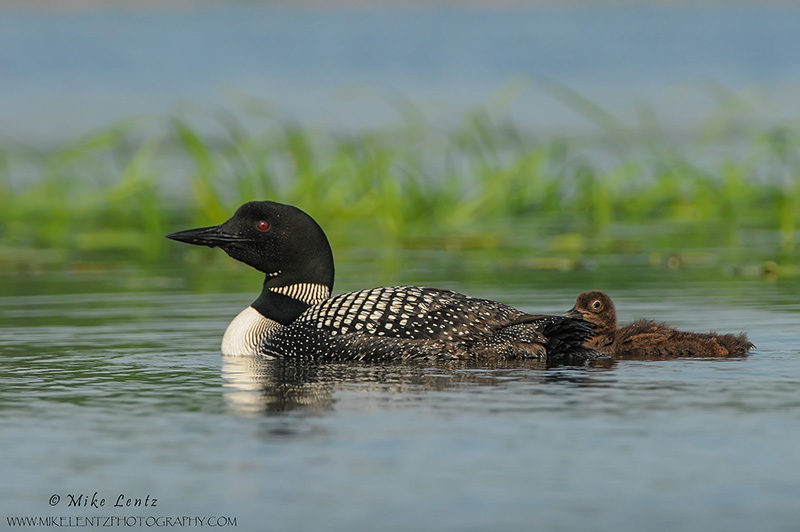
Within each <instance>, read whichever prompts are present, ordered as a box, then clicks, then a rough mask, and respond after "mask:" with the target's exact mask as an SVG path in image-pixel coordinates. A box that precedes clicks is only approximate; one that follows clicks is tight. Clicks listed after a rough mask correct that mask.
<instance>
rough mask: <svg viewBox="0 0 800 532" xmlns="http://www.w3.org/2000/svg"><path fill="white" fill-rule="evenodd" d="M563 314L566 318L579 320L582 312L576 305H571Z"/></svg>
mask: <svg viewBox="0 0 800 532" xmlns="http://www.w3.org/2000/svg"><path fill="white" fill-rule="evenodd" d="M564 316H566V317H568V318H577V319H579V320H580V319H583V313H582V312H581V311H579V310H578V309H577V308H576V307H572V308H571V309H569V310H568V311H566V312H565V313H564Z"/></svg>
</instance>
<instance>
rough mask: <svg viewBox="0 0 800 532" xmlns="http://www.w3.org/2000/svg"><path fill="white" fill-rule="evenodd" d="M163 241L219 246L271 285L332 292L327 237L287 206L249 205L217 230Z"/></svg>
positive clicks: (176, 235)
mask: <svg viewBox="0 0 800 532" xmlns="http://www.w3.org/2000/svg"><path fill="white" fill-rule="evenodd" d="M167 238H170V239H172V240H177V241H179V242H186V243H187V244H196V245H200V246H209V247H212V248H213V247H218V248H220V249H222V250H223V251H225V253H227V254H228V255H230V256H231V257H232V258H234V259H236V260H238V261H241V262H244V263H245V264H247V265H249V266H252V267H253V268H255V269H256V270H258V271H260V272H263V273H264V274H266V276H267V282H268V283H269V284H270V285H271V286H287V285H292V284H296V283H314V284H321V285H325V286H327V287H328V288H329V289H330V288H332V287H333V277H334V268H333V253H332V251H331V246H330V244H329V243H328V239H327V237H326V236H325V233H324V232H323V231H322V228H321V227H320V226H319V224H317V222H315V221H314V219H313V218H311V217H310V216H309V215H308V214H306V213H305V212H303V211H301V210H300V209H298V208H297V207H292V206H291V205H284V204H282V203H275V202H273V201H251V202H249V203H245V204H244V205H242V206H241V207H239V209H238V210H237V211H236V214H234V215H233V217H232V218H231V219H230V220H228V221H227V222H225V223H223V224H221V225H215V226H213V227H201V228H199V229H188V230H186V231H178V232H177V233H172V234H169V235H167Z"/></svg>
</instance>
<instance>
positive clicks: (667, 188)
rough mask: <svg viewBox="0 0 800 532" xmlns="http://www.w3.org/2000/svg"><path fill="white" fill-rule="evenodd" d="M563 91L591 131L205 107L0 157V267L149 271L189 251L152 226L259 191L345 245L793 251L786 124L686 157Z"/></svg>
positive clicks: (792, 137)
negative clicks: (96, 265)
mask: <svg viewBox="0 0 800 532" xmlns="http://www.w3.org/2000/svg"><path fill="white" fill-rule="evenodd" d="M554 90H555V89H554ZM560 94H561V98H562V100H564V101H566V102H568V103H570V104H571V105H573V106H574V107H575V108H577V109H580V110H583V111H585V113H586V114H587V115H589V116H590V117H591V118H592V119H593V120H595V121H596V122H597V123H598V124H599V125H600V130H601V132H600V133H598V134H594V135H583V136H581V137H578V136H576V137H574V138H538V137H536V136H534V135H533V134H531V132H528V131H524V130H521V129H519V128H518V127H516V126H515V125H514V124H513V123H512V122H510V121H508V120H500V119H498V118H496V117H495V116H493V115H492V114H491V113H489V112H487V111H486V110H476V111H474V112H472V113H469V114H468V115H467V116H465V117H464V120H463V122H462V124H461V125H460V126H458V127H456V128H453V129H450V130H447V131H442V130H440V129H437V128H435V127H433V126H430V125H427V124H425V122H424V121H423V120H421V119H419V117H416V116H411V115H409V117H408V119H407V120H406V121H405V122H401V123H399V124H397V125H394V126H387V127H385V128H383V129H380V130H367V131H361V132H358V133H349V134H346V133H341V132H338V133H330V132H320V131H316V130H314V129H311V128H308V127H304V126H301V125H299V124H296V123H293V122H292V121H291V120H287V119H281V118H279V117H276V116H274V114H272V113H270V112H266V111H263V109H262V110H261V111H262V112H260V114H259V112H255V113H250V114H248V121H247V124H245V123H244V121H243V120H242V119H241V118H238V117H237V116H236V115H235V114H234V113H231V112H229V111H215V112H213V113H207V114H205V115H203V116H199V117H198V116H191V115H190V116H182V117H179V118H172V119H169V120H165V121H163V122H144V121H138V122H137V121H134V122H126V123H123V124H118V125H115V126H113V127H110V128H107V129H105V130H103V131H100V132H98V133H97V134H95V135H91V136H88V137H86V138H81V139H77V140H75V141H72V142H68V143H65V144H64V145H63V146H60V147H57V148H55V149H50V150H41V149H38V150H34V149H30V148H26V147H9V146H6V147H2V148H0V222H1V223H2V232H0V264H7V265H10V266H11V267H16V266H19V264H20V263H25V264H27V265H31V264H34V265H36V264H39V265H42V264H44V267H46V266H47V263H51V264H50V265H58V264H63V263H68V262H72V263H74V262H75V261H83V260H101V261H115V260H125V261H135V262H137V263H145V264H146V263H158V262H161V261H164V260H166V259H168V258H169V257H170V256H174V255H175V254H178V253H183V252H184V251H176V249H177V248H176V247H175V246H169V245H167V244H168V243H167V242H166V241H165V240H164V238H163V235H164V234H165V233H167V232H169V231H171V230H174V229H178V228H181V227H188V226H192V225H195V224H198V225H201V224H212V223H219V222H221V221H223V220H224V219H226V218H227V217H228V216H230V214H231V213H232V212H233V210H234V209H235V208H236V206H238V205H239V204H240V203H242V202H245V201H249V200H251V199H267V198H268V199H274V200H277V201H283V202H289V203H293V204H296V205H298V206H300V207H301V208H303V209H304V210H306V211H308V212H309V213H311V214H312V215H313V216H314V217H315V218H317V219H318V220H319V221H320V222H321V223H322V224H323V225H324V226H325V227H326V229H327V231H328V233H329V235H330V238H331V240H332V241H333V243H334V245H335V246H338V247H340V248H342V249H348V248H352V247H357V246H365V247H370V248H373V249H376V250H377V252H381V250H390V249H395V248H401V247H411V248H414V247H418V248H431V249H438V248H441V247H442V246H445V247H448V248H454V247H455V248H463V247H467V248H477V249H495V248H508V247H518V248H521V249H522V250H523V251H524V253H525V254H528V255H531V256H548V255H553V254H559V253H560V254H563V253H567V254H571V255H573V256H575V255H581V254H584V255H585V254H589V255H591V254H594V253H614V252H628V251H641V252H654V253H670V252H673V251H675V250H681V249H685V248H702V247H720V246H722V247H732V248H735V249H739V250H740V254H741V255H742V256H746V255H747V253H748V252H747V246H748V241H747V238H749V237H748V235H749V234H750V232H752V231H763V232H766V233H759V234H775V235H777V244H776V248H775V249H776V251H775V253H776V257H778V256H779V257H782V258H783V259H782V260H790V259H792V258H795V257H796V253H797V250H796V249H795V248H796V246H797V243H798V237H797V232H798V226H799V225H800V155H798V154H800V138H799V137H798V134H797V132H796V131H794V130H792V129H790V128H776V129H773V130H769V131H740V130H736V131H735V134H734V135H732V136H731V135H728V136H723V135H722V134H718V135H716V136H712V137H711V138H705V139H702V138H701V137H700V138H701V140H700V142H701V145H699V146H698V145H697V144H694V145H688V146H687V145H684V144H681V143H680V142H675V141H674V139H670V138H669V136H668V135H666V134H662V133H660V132H658V131H657V130H656V131H650V132H649V133H648V134H646V135H642V134H637V132H636V131H634V130H632V129H627V128H626V127H625V126H624V125H622V124H620V123H618V122H617V121H616V120H614V118H613V117H611V116H609V115H608V114H607V113H605V112H604V111H603V110H601V109H599V108H597V107H596V106H594V105H593V104H591V102H588V101H587V100H585V99H583V98H581V97H580V96H579V95H576V94H574V93H571V92H568V91H566V92H565V91H562V92H561V93H560ZM254 117H255V118H254ZM254 123H255V125H253V124H254ZM656 129H657V128H656ZM717 129H721V130H724V127H722V128H720V127H719V126H718V127H717ZM706 152H713V153H714V156H713V157H711V158H709V160H702V159H703V158H704V157H703V154H705V153H706Z"/></svg>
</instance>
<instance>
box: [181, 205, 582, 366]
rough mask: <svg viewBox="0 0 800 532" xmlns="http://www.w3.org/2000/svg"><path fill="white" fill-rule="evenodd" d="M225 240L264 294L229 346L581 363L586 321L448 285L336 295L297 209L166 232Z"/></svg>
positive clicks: (227, 338)
mask: <svg viewBox="0 0 800 532" xmlns="http://www.w3.org/2000/svg"><path fill="white" fill-rule="evenodd" d="M167 238H170V239H172V240H177V241H180V242H186V243H189V244H196V245H203V246H209V247H219V248H221V249H222V250H223V251H225V252H226V253H227V254H228V255H229V256H231V257H232V258H234V259H236V260H239V261H241V262H244V263H245V264H248V265H249V266H252V267H253V268H255V269H257V270H259V271H261V272H262V273H264V274H265V276H266V278H265V280H264V286H263V288H262V291H261V294H260V295H259V296H258V298H257V299H256V300H255V301H254V302H253V303H252V304H251V305H250V306H249V307H247V308H246V309H244V310H243V311H242V312H241V313H240V314H239V315H238V316H236V318H234V320H233V321H232V322H231V323H230V325H229V326H228V329H227V330H226V331H225V335H224V336H223V340H222V353H223V354H224V355H233V356H249V355H262V356H265V357H268V358H291V359H297V360H309V361H312V360H318V361H322V360H367V361H379V360H398V359H407V358H456V359H481V360H489V359H510V358H539V359H546V360H548V362H551V361H552V362H567V363H575V362H579V361H584V360H586V359H589V358H592V357H593V356H594V355H596V354H597V353H596V352H595V351H594V350H593V349H590V348H587V347H586V346H585V345H584V341H585V340H586V338H587V337H588V335H589V332H590V329H589V326H588V325H587V324H586V323H585V322H584V321H583V320H581V319H575V318H569V317H564V316H543V315H530V314H526V313H524V312H522V311H520V310H517V309H515V308H513V307H510V306H507V305H504V304H502V303H498V302H496V301H490V300H486V299H478V298H473V297H469V296H465V295H462V294H459V293H456V292H452V291H450V290H439V289H435V288H422V287H417V286H396V287H392V288H374V289H371V290H360V291H356V292H350V293H345V294H341V295H338V296H335V297H331V289H332V288H333V278H334V266H333V253H332V251H331V247H330V245H329V243H328V239H327V237H326V236H325V233H324V232H323V230H322V228H321V227H320V226H319V225H318V224H317V222H315V221H314V220H313V219H312V218H311V217H310V216H309V215H308V214H306V213H305V212H303V211H301V210H300V209H298V208H296V207H293V206H290V205H283V204H281V203H275V202H272V201H252V202H249V203H245V204H244V205H242V206H241V207H239V209H238V210H237V211H236V213H235V214H234V216H233V217H232V218H231V219H230V220H228V221H227V222H225V223H223V224H221V225H218V226H213V227H204V228H200V229H189V230H186V231H179V232H177V233H172V234H170V235H167Z"/></svg>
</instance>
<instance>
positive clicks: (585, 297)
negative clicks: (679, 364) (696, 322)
mask: <svg viewBox="0 0 800 532" xmlns="http://www.w3.org/2000/svg"><path fill="white" fill-rule="evenodd" d="M565 316H571V317H575V318H582V319H584V320H586V321H587V322H589V323H590V324H591V326H592V336H591V337H590V339H589V340H588V342H587V346H589V347H593V348H594V349H597V350H598V351H600V352H601V353H602V354H604V355H608V356H615V357H619V358H671V357H690V356H696V357H726V356H741V355H746V354H747V352H748V351H749V350H750V349H752V348H753V347H755V346H754V345H753V344H752V343H750V341H749V340H748V339H747V335H746V334H744V333H741V334H717V333H715V332H710V333H693V332H683V331H678V330H675V329H673V328H672V327H668V326H666V325H663V324H660V323H655V322H653V321H650V320H637V321H634V322H633V323H631V324H629V325H626V326H624V327H622V328H620V329H618V328H617V312H616V310H615V309H614V303H613V302H612V301H611V298H610V297H608V295H607V294H605V293H603V292H600V291H598V290H594V291H591V292H584V293H582V294H581V295H580V296H578V300H577V302H576V303H575V306H574V307H572V309H570V310H569V311H568V312H566V313H565Z"/></svg>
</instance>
